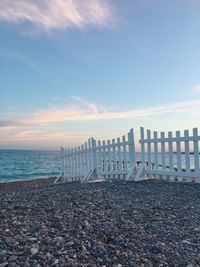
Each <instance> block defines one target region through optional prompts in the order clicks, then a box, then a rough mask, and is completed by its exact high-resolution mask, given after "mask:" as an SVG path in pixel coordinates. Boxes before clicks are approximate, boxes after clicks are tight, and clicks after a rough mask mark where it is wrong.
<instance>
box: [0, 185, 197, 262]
mask: <svg viewBox="0 0 200 267" xmlns="http://www.w3.org/2000/svg"><path fill="white" fill-rule="evenodd" d="M199 192H200V185H199V184H190V185H187V184H186V185H182V184H178V183H166V182H164V181H144V182H138V183H123V182H116V183H94V184H93V183H91V184H86V185H81V184H78V183H74V184H60V185H51V184H50V181H48V182H47V181H44V180H43V181H42V180H40V181H36V182H34V181H30V182H23V183H20V182H18V183H12V184H11V183H10V184H0V215H1V216H0V217H1V219H0V267H18V266H23V267H32V266H33V267H42V266H59V267H64V266H74V267H77V266H83V267H92V266H97V267H100V266H104V267H110V266H111V267H126V266H127V267H128V266H141V267H142V266H143V267H146V266H148V267H154V266H155V267H168V266H183V267H195V266H197V263H199V262H200V253H199V251H200V242H199V236H200V227H199V221H200V197H199Z"/></svg>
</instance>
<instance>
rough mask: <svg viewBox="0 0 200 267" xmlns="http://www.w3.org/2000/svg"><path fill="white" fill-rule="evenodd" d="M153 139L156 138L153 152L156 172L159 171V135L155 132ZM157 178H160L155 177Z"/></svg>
mask: <svg viewBox="0 0 200 267" xmlns="http://www.w3.org/2000/svg"><path fill="white" fill-rule="evenodd" d="M153 138H154V148H153V152H154V163H155V166H154V167H155V170H156V171H157V170H158V140H157V139H158V133H157V132H154V133H153ZM155 177H156V178H157V177H158V176H157V175H155Z"/></svg>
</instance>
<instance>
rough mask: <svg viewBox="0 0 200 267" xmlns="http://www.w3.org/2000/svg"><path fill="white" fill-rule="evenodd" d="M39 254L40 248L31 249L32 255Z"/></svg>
mask: <svg viewBox="0 0 200 267" xmlns="http://www.w3.org/2000/svg"><path fill="white" fill-rule="evenodd" d="M37 253H38V248H34V247H33V248H31V255H32V256H34V255H36V254H37Z"/></svg>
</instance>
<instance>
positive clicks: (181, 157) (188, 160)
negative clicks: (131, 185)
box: [137, 127, 200, 182]
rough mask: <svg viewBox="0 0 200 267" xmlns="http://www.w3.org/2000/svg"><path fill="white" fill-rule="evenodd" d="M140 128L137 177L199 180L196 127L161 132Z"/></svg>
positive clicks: (185, 180) (180, 180)
mask: <svg viewBox="0 0 200 267" xmlns="http://www.w3.org/2000/svg"><path fill="white" fill-rule="evenodd" d="M144 133H145V131H144V128H143V127H141V128H140V141H139V142H140V144H141V166H140V175H139V176H138V177H137V180H140V179H144V178H145V177H146V178H147V177H148V178H161V179H167V180H170V181H179V182H200V169H199V141H200V136H198V129H197V128H194V129H193V132H192V135H189V130H185V131H184V135H183V136H181V134H180V131H176V133H175V136H173V133H172V132H168V134H167V135H165V133H164V132H161V133H160V134H158V132H153V133H152V132H151V131H150V130H146V137H145V134H144Z"/></svg>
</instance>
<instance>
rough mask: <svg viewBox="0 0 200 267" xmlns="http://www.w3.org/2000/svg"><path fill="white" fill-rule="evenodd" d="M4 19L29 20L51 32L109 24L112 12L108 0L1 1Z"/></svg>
mask: <svg viewBox="0 0 200 267" xmlns="http://www.w3.org/2000/svg"><path fill="white" fill-rule="evenodd" d="M0 20H2V21H7V22H12V23H23V22H29V23H31V24H32V25H34V26H36V27H37V28H38V29H43V30H45V31H48V30H51V29H67V28H71V27H76V28H82V27H85V26H87V25H99V26H102V25H109V24H110V21H111V20H112V11H111V6H110V5H109V3H108V1H106V0H87V1H83V0H38V1H35V0H29V1H26V0H18V1H13V0H1V1H0Z"/></svg>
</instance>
